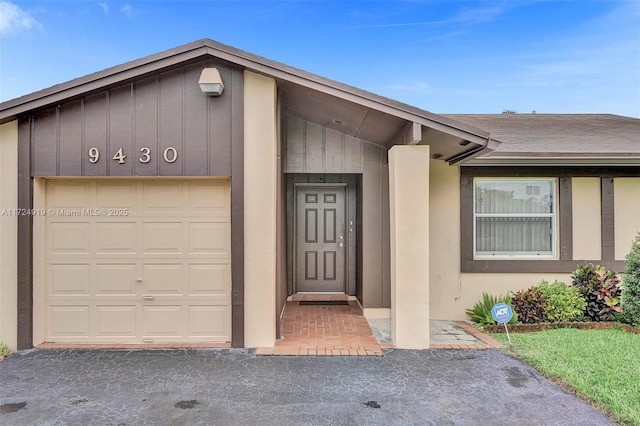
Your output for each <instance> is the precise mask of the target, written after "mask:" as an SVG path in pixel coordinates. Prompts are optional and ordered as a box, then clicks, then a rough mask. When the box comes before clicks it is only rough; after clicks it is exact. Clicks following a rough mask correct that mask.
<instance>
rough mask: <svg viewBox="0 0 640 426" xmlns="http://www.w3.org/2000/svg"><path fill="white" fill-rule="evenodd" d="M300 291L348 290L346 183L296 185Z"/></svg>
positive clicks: (298, 284) (296, 272)
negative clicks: (346, 282)
mask: <svg viewBox="0 0 640 426" xmlns="http://www.w3.org/2000/svg"><path fill="white" fill-rule="evenodd" d="M295 232H296V234H295V246H296V248H295V263H296V266H295V276H296V291H298V292H345V291H346V286H345V271H344V270H345V251H346V241H345V238H346V234H345V185H342V184H337V185H330V184H326V185H312V186H309V185H305V184H297V185H296V226H295Z"/></svg>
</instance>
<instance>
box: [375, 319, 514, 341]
mask: <svg viewBox="0 0 640 426" xmlns="http://www.w3.org/2000/svg"><path fill="white" fill-rule="evenodd" d="M367 321H368V322H369V326H370V327H371V330H372V332H373V335H374V336H375V337H376V339H377V340H378V342H379V343H380V344H382V345H391V319H389V318H384V319H368V320H367ZM429 334H430V336H429V348H430V349H497V348H501V347H503V345H502V344H500V343H499V342H498V341H497V340H495V339H494V338H492V337H490V336H488V335H486V334H484V333H482V332H480V331H479V330H478V329H477V328H475V327H473V326H472V325H471V324H468V323H466V322H464V321H446V320H431V321H430V333H429ZM391 347H392V345H391Z"/></svg>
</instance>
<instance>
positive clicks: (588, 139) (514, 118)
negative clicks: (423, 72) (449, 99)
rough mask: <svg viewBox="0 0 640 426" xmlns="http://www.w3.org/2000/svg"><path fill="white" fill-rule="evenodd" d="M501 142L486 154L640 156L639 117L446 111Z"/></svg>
mask: <svg viewBox="0 0 640 426" xmlns="http://www.w3.org/2000/svg"><path fill="white" fill-rule="evenodd" d="M446 116H447V117H450V118H453V119H454V120H458V121H461V122H463V123H467V124H470V125H472V126H475V127H478V128H480V129H483V130H486V131H489V132H490V134H491V139H496V140H498V141H500V142H502V143H501V145H500V146H499V147H497V149H496V150H495V151H493V152H490V153H488V154H485V155H484V156H483V158H484V157H491V158H497V157H503V156H509V157H522V158H524V157H531V158H533V157H536V158H539V157H594V158H604V157H616V158H624V157H627V156H628V157H640V119H637V118H632V117H624V116H619V115H611V114H472V115H468V114H446Z"/></svg>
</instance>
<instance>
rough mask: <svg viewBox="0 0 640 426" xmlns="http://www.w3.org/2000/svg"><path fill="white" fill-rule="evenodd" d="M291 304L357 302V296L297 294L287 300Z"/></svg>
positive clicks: (343, 294)
mask: <svg viewBox="0 0 640 426" xmlns="http://www.w3.org/2000/svg"><path fill="white" fill-rule="evenodd" d="M287 300H288V301H291V302H302V301H310V302H311V301H315V302H328V301H349V300H356V297H355V296H349V295H348V294H345V293H295V294H293V295H291V296H289V297H288V298H287Z"/></svg>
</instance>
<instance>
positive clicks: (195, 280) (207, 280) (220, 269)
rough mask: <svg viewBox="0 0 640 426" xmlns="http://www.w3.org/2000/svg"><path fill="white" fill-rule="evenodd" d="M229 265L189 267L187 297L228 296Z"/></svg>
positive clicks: (196, 265) (197, 265)
mask: <svg viewBox="0 0 640 426" xmlns="http://www.w3.org/2000/svg"><path fill="white" fill-rule="evenodd" d="M230 283H231V267H230V265H229V263H218V264H216V263H209V264H206V263H196V264H190V265H189V295H191V296H209V295H214V296H219V295H229V294H230V290H231V289H230Z"/></svg>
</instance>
